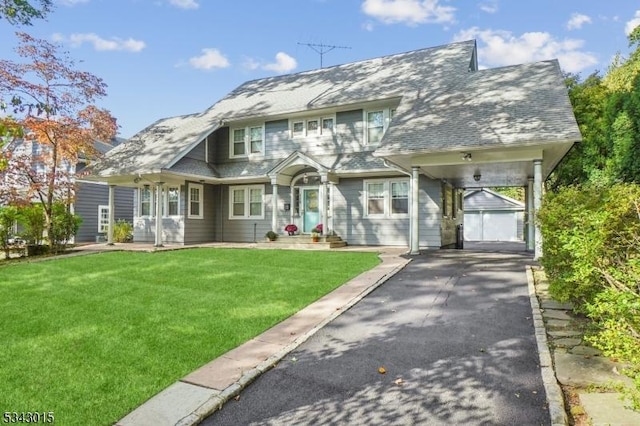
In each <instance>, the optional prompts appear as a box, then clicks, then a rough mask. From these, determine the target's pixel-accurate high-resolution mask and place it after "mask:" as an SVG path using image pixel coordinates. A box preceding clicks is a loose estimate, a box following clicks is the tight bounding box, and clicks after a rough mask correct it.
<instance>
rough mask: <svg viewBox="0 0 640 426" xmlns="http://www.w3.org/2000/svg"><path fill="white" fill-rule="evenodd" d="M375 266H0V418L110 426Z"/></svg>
mask: <svg viewBox="0 0 640 426" xmlns="http://www.w3.org/2000/svg"><path fill="white" fill-rule="evenodd" d="M378 262H379V260H378V258H377V256H376V255H375V254H374V253H344V252H342V253H337V252H318V251H310V252H297V251H280V250H242V249H189V250H178V251H165V252H156V253H134V252H111V253H101V254H95V255H91V256H80V257H70V258H60V259H56V260H50V261H45V262H39V263H20V264H15V265H7V266H4V267H0V411H3V412H4V411H18V412H19V411H31V412H33V411H39V412H42V411H53V412H54V413H55V418H56V424H64V425H67V424H78V425H87V424H92V425H98V424H112V423H113V422H115V421H117V420H118V419H120V418H121V417H123V416H124V415H126V414H127V413H128V412H129V411H131V410H133V409H134V408H135V407H137V406H138V405H140V404H141V403H143V402H144V401H146V400H147V399H148V398H150V397H151V396H153V395H154V394H156V393H157V392H159V391H161V390H162V389H164V388H166V387H167V386H169V385H170V384H171V383H173V382H175V381H176V380H178V379H180V378H182V377H184V376H185V375H186V374H188V373H189V372H191V371H193V370H195V369H196V368H198V367H200V366H201V365H203V364H206V363H207V362H209V361H211V360H212V359H214V358H216V357H217V356H219V355H221V354H223V353H225V352H226V351H228V350H229V349H232V348H234V347H236V346H238V345H239V344H241V343H243V342H245V341H247V340H249V339H251V338H252V337H254V336H256V335H258V334H260V333H261V332H262V331H264V330H266V329H268V328H269V327H271V326H273V325H275V324H277V323H278V322H280V321H282V320H283V319H285V318H287V317H289V316H291V315H292V314H293V313H295V312H297V311H298V310H300V309H301V308H303V307H304V306H306V305H308V304H309V303H311V302H313V301H314V300H317V299H318V298H320V297H322V296H323V295H324V294H326V293H328V292H330V291H331V290H333V289H335V288H336V287H338V286H340V285H341V284H343V283H345V282H346V281H348V280H349V279H350V278H352V277H354V276H356V275H358V274H359V273H361V272H363V271H366V270H368V269H370V268H372V267H373V266H375V265H376V264H378Z"/></svg>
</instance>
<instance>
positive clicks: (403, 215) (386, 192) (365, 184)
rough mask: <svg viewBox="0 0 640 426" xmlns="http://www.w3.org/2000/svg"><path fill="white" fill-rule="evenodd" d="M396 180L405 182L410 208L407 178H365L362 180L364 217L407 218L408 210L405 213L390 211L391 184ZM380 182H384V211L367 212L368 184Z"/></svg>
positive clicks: (408, 201) (391, 200)
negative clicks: (376, 212) (380, 212)
mask: <svg viewBox="0 0 640 426" xmlns="http://www.w3.org/2000/svg"><path fill="white" fill-rule="evenodd" d="M397 182H406V183H407V187H408V189H407V203H408V206H409V208H410V206H411V187H410V186H411V182H410V181H409V179H405V178H393V179H366V180H364V181H363V187H364V188H363V194H364V203H363V204H364V217H365V218H372V219H375V218H378V219H380V218H394V219H397V218H407V217H409V211H410V210H408V211H407V213H392V202H393V198H392V196H391V195H392V194H391V184H392V183H397ZM376 183H382V184H384V189H383V192H384V213H382V214H379V213H378V214H375V213H373V214H369V184H376Z"/></svg>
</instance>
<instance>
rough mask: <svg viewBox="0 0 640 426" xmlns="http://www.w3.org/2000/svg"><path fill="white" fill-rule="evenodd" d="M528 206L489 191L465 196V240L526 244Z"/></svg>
mask: <svg viewBox="0 0 640 426" xmlns="http://www.w3.org/2000/svg"><path fill="white" fill-rule="evenodd" d="M524 211H525V206H524V203H521V202H520V201H517V200H514V199H513V198H510V197H507V196H505V195H502V194H498V193H497V192H494V191H491V190H488V189H478V190H474V191H468V192H466V193H465V195H464V239H465V241H522V240H523V239H524Z"/></svg>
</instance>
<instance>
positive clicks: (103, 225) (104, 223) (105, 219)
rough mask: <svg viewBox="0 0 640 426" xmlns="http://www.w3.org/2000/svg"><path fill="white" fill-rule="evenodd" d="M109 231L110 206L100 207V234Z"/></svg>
mask: <svg viewBox="0 0 640 426" xmlns="http://www.w3.org/2000/svg"><path fill="white" fill-rule="evenodd" d="M108 230H109V206H102V205H101V206H98V233H101V234H102V233H106V232H107V231H108Z"/></svg>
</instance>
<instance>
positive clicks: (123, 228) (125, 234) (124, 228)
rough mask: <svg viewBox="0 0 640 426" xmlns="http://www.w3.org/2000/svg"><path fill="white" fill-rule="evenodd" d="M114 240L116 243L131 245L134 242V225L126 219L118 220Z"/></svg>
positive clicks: (114, 229)
mask: <svg viewBox="0 0 640 426" xmlns="http://www.w3.org/2000/svg"><path fill="white" fill-rule="evenodd" d="M113 240H114V241H115V242H116V243H130V242H131V241H133V224H131V223H129V222H127V221H126V220H124V219H118V220H117V221H116V223H115V224H114V225H113Z"/></svg>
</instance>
